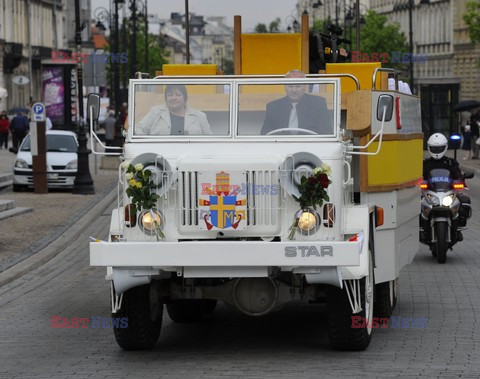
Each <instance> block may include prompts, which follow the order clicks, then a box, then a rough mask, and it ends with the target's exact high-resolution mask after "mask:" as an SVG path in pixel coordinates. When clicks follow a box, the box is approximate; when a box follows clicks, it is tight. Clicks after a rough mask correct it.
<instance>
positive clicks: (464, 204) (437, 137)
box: [420, 133, 471, 241]
mask: <svg viewBox="0 0 480 379" xmlns="http://www.w3.org/2000/svg"><path fill="white" fill-rule="evenodd" d="M427 148H428V152H429V153H430V156H431V157H430V158H428V159H425V160H424V161H423V178H424V179H425V180H427V179H428V177H429V174H430V171H431V170H433V169H438V168H443V169H447V170H449V171H450V173H451V175H452V179H453V180H462V181H463V180H465V177H464V176H463V173H462V171H461V170H460V166H459V164H458V162H457V161H456V159H453V158H449V157H447V156H445V153H446V152H447V149H448V140H447V138H446V137H445V136H444V135H443V134H441V133H435V134H432V135H431V136H430V138H429V139H428V141H427ZM457 197H458V199H459V200H460V204H461V205H460V209H459V212H458V226H459V227H463V226H466V225H467V219H468V218H470V216H471V207H470V203H471V201H470V198H469V197H468V196H467V195H466V194H464V193H462V192H459V193H458V194H457ZM420 230H421V232H422V233H425V231H426V230H429V228H428V220H424V219H423V218H422V217H420ZM423 237H425V234H423ZM462 240H463V235H462V232H461V231H457V241H462Z"/></svg>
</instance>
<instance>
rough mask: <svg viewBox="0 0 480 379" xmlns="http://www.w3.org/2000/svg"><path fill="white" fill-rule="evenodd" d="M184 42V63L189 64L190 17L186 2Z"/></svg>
mask: <svg viewBox="0 0 480 379" xmlns="http://www.w3.org/2000/svg"><path fill="white" fill-rule="evenodd" d="M185 40H186V46H185V47H186V50H187V51H186V55H187V59H186V63H187V64H190V17H189V11H188V0H185Z"/></svg>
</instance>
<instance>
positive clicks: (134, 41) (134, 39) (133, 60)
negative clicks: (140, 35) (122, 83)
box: [130, 0, 137, 78]
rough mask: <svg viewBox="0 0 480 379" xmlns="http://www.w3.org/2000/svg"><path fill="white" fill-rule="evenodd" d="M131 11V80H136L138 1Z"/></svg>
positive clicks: (132, 2)
mask: <svg viewBox="0 0 480 379" xmlns="http://www.w3.org/2000/svg"><path fill="white" fill-rule="evenodd" d="M130 11H131V12H132V44H131V46H132V57H131V58H130V59H131V63H130V78H134V77H135V72H137V0H132V1H131V3H130Z"/></svg>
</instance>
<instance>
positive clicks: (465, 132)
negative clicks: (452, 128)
mask: <svg viewBox="0 0 480 379" xmlns="http://www.w3.org/2000/svg"><path fill="white" fill-rule="evenodd" d="M462 136H463V144H462V150H465V156H464V157H463V160H464V161H466V160H470V159H472V138H471V137H472V130H471V127H470V124H466V125H465V126H464V127H463V128H462Z"/></svg>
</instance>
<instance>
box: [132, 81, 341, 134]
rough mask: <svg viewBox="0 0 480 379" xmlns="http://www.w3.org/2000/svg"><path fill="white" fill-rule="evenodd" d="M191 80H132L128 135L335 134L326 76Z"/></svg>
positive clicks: (331, 88)
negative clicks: (132, 96)
mask: <svg viewBox="0 0 480 379" xmlns="http://www.w3.org/2000/svg"><path fill="white" fill-rule="evenodd" d="M165 82H168V83H165ZM210 82H212V80H210ZM191 83H192V82H186V81H185V80H183V81H180V80H178V81H176V80H171V79H170V80H161V82H160V80H158V82H157V83H156V82H154V81H149V82H148V83H145V84H144V83H142V82H140V81H139V82H136V83H135V85H134V95H135V101H134V114H133V136H135V137H137V136H138V137H143V136H150V137H157V138H158V137H166V138H172V137H175V138H192V137H202V138H205V136H207V137H208V136H210V137H226V138H227V137H228V138H231V137H234V136H237V137H259V138H262V139H263V138H264V139H272V138H279V137H281V136H284V137H288V136H298V137H302V136H303V137H305V138H311V137H312V136H321V137H334V136H335V119H336V118H335V116H334V115H335V113H336V109H337V108H336V106H337V102H338V101H336V96H337V92H338V88H337V85H336V83H335V82H332V81H331V80H330V81H325V80H322V79H317V80H313V79H309V80H303V81H302V79H296V80H292V79H274V80H273V79H264V80H255V79H250V80H243V79H239V80H231V81H228V82H227V81H220V80H218V81H217V83H221V84H210V83H204V82H201V83H195V84H191ZM131 120H132V119H131Z"/></svg>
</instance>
